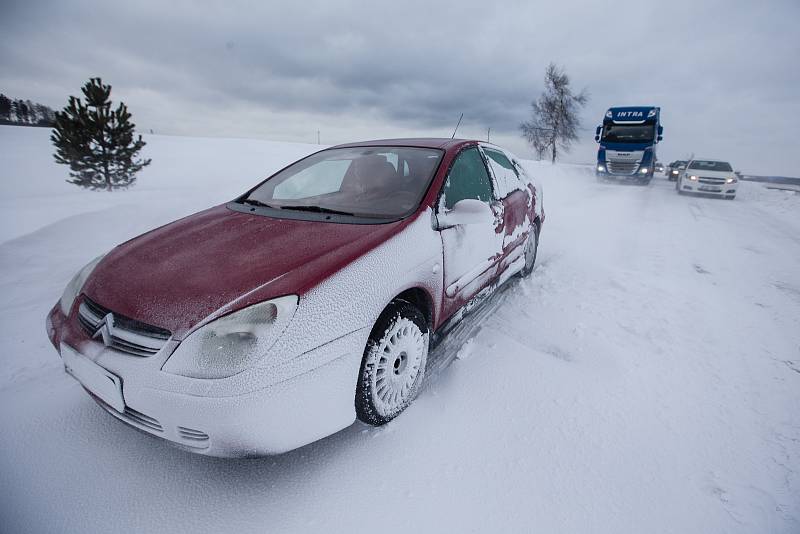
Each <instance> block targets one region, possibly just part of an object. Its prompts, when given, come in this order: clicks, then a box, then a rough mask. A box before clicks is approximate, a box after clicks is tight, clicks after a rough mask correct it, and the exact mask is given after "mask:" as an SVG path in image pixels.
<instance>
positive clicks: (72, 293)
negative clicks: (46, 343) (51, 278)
mask: <svg viewBox="0 0 800 534" xmlns="http://www.w3.org/2000/svg"><path fill="white" fill-rule="evenodd" d="M105 256H106V255H105V254H102V255H100V256H98V257H96V258H95V259H93V260H92V261H90V262H89V263H87V264H86V265H84V266H83V268H82V269H81V270H80V271H78V272H77V273H75V276H73V277H72V280H70V281H69V283H68V284H67V287H65V288H64V293H62V294H61V300H59V301H58V305H59V306H60V307H61V312H62V313H63V314H64V315H69V312H70V310H72V305H73V304H75V299H76V298H77V297H78V295H79V294H80V292H81V289H83V284H85V283H86V280H87V279H88V278H89V275H90V274H92V271H94V268H95V267H97V264H98V263H100V260H102V259H103V258H105Z"/></svg>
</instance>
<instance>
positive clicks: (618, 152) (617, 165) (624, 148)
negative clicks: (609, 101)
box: [594, 106, 664, 184]
mask: <svg viewBox="0 0 800 534" xmlns="http://www.w3.org/2000/svg"><path fill="white" fill-rule="evenodd" d="M663 132H664V128H663V127H662V126H661V108H658V107H653V106H633V107H615V108H609V109H608V111H606V114H605V117H603V124H602V125H601V126H598V127H597V130H596V131H595V136H594V140H595V141H597V142H598V143H600V148H599V149H598V151H597V166H596V167H595V174H596V175H597V179H598V180H609V179H615V180H631V181H636V182H638V183H641V184H649V183H650V180H652V179H653V172H654V171H655V166H656V145H657V144H658V142H659V141H661V139H662V134H663Z"/></svg>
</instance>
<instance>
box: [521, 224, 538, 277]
mask: <svg viewBox="0 0 800 534" xmlns="http://www.w3.org/2000/svg"><path fill="white" fill-rule="evenodd" d="M538 252H539V225H538V224H536V223H534V224H533V227H532V228H531V231H530V232H529V234H528V240H527V241H526V242H525V251H524V252H523V254H524V257H525V266H524V267H523V268H522V270H521V271H520V272H519V275H520V276H521V277H522V278H527V277H528V276H530V274H531V273H532V272H533V268H534V267H536V255H537V254H538Z"/></svg>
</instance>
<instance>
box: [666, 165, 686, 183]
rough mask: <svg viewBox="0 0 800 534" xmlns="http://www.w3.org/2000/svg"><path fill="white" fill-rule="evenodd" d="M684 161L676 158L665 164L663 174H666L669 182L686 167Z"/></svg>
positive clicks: (676, 177) (675, 178) (674, 179)
mask: <svg viewBox="0 0 800 534" xmlns="http://www.w3.org/2000/svg"><path fill="white" fill-rule="evenodd" d="M686 163H687V162H686V161H685V160H677V161H673V162H672V163H670V164H669V165H668V166H667V168H666V170H665V171H664V174H666V176H667V178H669V181H670V182H674V181H676V180H677V179H678V176H680V174H681V171H682V170H683V169H685V168H686Z"/></svg>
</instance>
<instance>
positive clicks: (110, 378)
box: [61, 344, 125, 412]
mask: <svg viewBox="0 0 800 534" xmlns="http://www.w3.org/2000/svg"><path fill="white" fill-rule="evenodd" d="M61 358H62V359H63V360H64V369H65V370H66V371H67V373H69V374H70V375H72V377H73V378H75V380H77V381H78V382H80V383H81V385H83V387H85V388H86V389H88V390H89V391H91V392H92V393H93V394H95V395H97V396H98V397H99V398H100V399H102V400H103V402H105V403H106V404H108V405H109V406H111V407H112V408H114V409H115V410H117V411H118V412H122V411H123V410H125V400H124V399H123V397H122V380H121V379H120V377H118V376H117V375H115V374H114V373H110V372H108V371H106V370H105V369H103V368H102V367H100V366H99V365H97V364H96V363H94V362H93V361H92V360H90V359H89V358H87V357H86V356H82V355H81V354H79V353H78V352H76V351H75V350H73V349H72V348H71V347H69V346H67V345H64V344H62V345H61Z"/></svg>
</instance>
